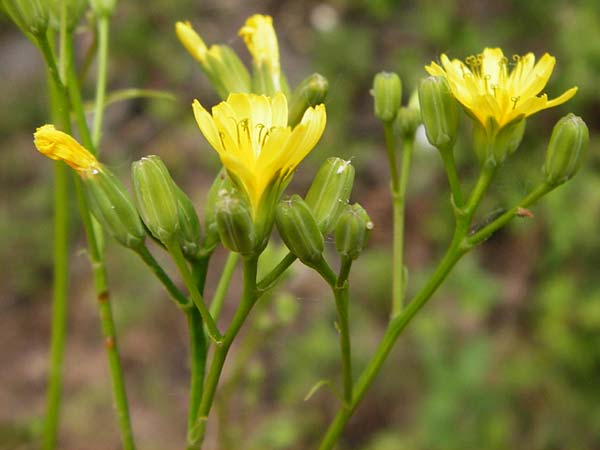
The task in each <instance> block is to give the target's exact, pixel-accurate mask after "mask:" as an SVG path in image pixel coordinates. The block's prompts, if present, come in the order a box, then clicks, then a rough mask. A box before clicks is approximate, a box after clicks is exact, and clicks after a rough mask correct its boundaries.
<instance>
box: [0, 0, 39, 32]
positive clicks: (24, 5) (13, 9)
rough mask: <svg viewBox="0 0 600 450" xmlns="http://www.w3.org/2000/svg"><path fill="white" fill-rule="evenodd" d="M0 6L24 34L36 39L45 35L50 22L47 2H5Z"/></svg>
mask: <svg viewBox="0 0 600 450" xmlns="http://www.w3.org/2000/svg"><path fill="white" fill-rule="evenodd" d="M0 4H1V5H2V6H3V7H4V10H5V11H6V13H7V14H8V15H9V17H10V18H11V20H12V21H13V22H14V23H15V25H17V26H18V27H19V28H20V29H21V31H23V33H25V34H26V35H31V36H34V37H36V38H38V37H42V36H44V35H45V33H46V30H47V29H48V20H49V2H48V1H47V0H46V1H45V0H4V1H2V2H0Z"/></svg>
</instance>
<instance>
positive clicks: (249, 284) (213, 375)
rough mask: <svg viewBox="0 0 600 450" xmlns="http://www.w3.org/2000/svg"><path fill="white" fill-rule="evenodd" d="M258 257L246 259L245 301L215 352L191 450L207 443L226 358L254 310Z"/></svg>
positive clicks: (192, 438) (241, 302)
mask: <svg viewBox="0 0 600 450" xmlns="http://www.w3.org/2000/svg"><path fill="white" fill-rule="evenodd" d="M257 263H258V257H257V256H250V257H246V258H244V259H243V273H244V287H243V291H242V299H241V301H240V305H239V306H238V309H237V310H236V312H235V315H234V316H233V319H232V320H231V324H230V325H229V328H228V329H227V332H226V333H225V336H224V337H223V342H222V343H221V345H219V346H217V347H216V348H215V352H214V355H213V358H212V361H211V365H210V369H209V371H208V374H207V376H206V381H205V383H204V391H203V394H202V401H201V402H200V408H199V409H198V416H197V417H196V424H195V426H194V428H193V429H192V430H190V432H189V434H188V446H187V449H188V450H194V449H199V448H201V446H202V441H203V440H204V434H205V432H206V423H207V420H208V414H209V412H210V409H211V407H212V404H213V400H214V397H215V393H216V390H217V385H218V384H219V379H220V377H221V372H222V370H223V365H224V364H225V359H226V358H227V353H228V352H229V349H230V348H231V344H232V343H233V341H234V339H235V338H236V336H237V335H238V333H239V331H240V329H241V327H242V325H243V324H244V322H245V321H246V318H247V317H248V314H249V313H250V311H251V310H252V307H253V306H254V304H255V303H256V299H257V291H256V272H257V265H258V264H257Z"/></svg>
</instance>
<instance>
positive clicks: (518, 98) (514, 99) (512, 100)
mask: <svg viewBox="0 0 600 450" xmlns="http://www.w3.org/2000/svg"><path fill="white" fill-rule="evenodd" d="M520 99H521V97H511V98H510V101H511V102H513V110H514V109H516V108H517V102H518V101H519V100H520Z"/></svg>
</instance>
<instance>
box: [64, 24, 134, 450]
mask: <svg viewBox="0 0 600 450" xmlns="http://www.w3.org/2000/svg"><path fill="white" fill-rule="evenodd" d="M64 41H65V44H64V47H65V51H66V54H64V59H65V60H66V61H67V71H66V74H67V78H66V79H67V88H68V92H69V95H70V104H71V106H72V108H73V110H74V111H75V117H76V121H77V124H78V128H79V132H80V133H81V136H82V138H83V140H84V144H85V145H86V146H87V147H88V149H89V150H90V151H92V152H93V151H94V147H93V145H92V141H91V138H90V133H89V129H88V127H87V123H86V121H85V115H84V114H83V104H82V102H81V92H80V90H79V83H78V80H77V73H76V70H75V65H74V55H73V42H72V39H71V37H70V36H69V37H68V38H66V39H64ZM63 93H64V91H62V92H61V94H63ZM63 103H66V100H64V101H63ZM65 112H66V117H65V119H64V120H65V122H66V121H68V120H69V117H68V112H69V111H68V110H66V111H65ZM66 131H67V132H70V127H69V128H68V129H66ZM74 179H75V190H76V193H77V202H78V205H79V211H80V215H81V220H82V222H83V226H84V229H85V234H86V237H87V242H88V251H89V256H90V260H91V266H92V272H93V277H94V288H95V291H96V296H97V299H98V305H99V306H98V308H99V314H100V325H101V329H102V334H103V335H104V342H105V347H106V354H107V358H108V366H109V372H110V377H111V384H112V391H113V397H114V401H115V409H116V411H117V421H118V424H119V430H120V434H121V443H122V445H123V448H124V450H135V442H134V438H133V432H132V429H131V419H130V417H129V404H128V401H127V393H126V390H125V377H124V374H123V368H122V367H121V359H120V355H119V350H118V346H117V336H116V329H115V324H114V319H113V314H112V306H111V303H110V295H109V291H108V278H107V274H106V266H105V264H104V255H103V254H102V251H101V249H100V247H99V245H98V240H97V238H96V231H95V230H94V226H93V222H92V220H93V219H92V216H91V214H90V210H89V206H88V203H87V198H86V196H85V193H84V188H83V185H82V183H81V180H80V179H79V178H78V177H76V176H74Z"/></svg>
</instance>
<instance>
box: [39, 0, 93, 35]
mask: <svg viewBox="0 0 600 450" xmlns="http://www.w3.org/2000/svg"><path fill="white" fill-rule="evenodd" d="M45 1H46V2H47V3H49V4H50V25H51V26H52V28H53V29H54V30H55V31H59V30H60V24H61V17H62V8H63V2H64V3H65V7H66V9H67V21H66V25H67V30H69V32H71V31H73V30H74V29H75V27H76V26H77V24H78V23H79V21H80V20H81V18H82V17H83V13H84V12H85V10H86V8H87V6H88V2H87V0H45Z"/></svg>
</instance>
